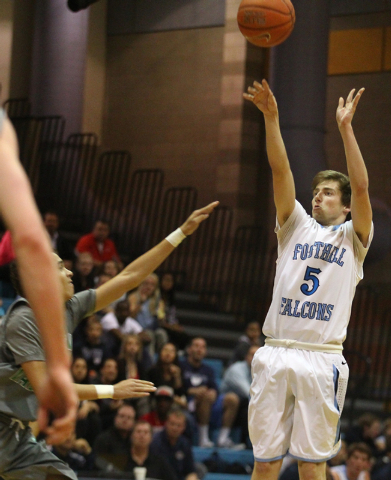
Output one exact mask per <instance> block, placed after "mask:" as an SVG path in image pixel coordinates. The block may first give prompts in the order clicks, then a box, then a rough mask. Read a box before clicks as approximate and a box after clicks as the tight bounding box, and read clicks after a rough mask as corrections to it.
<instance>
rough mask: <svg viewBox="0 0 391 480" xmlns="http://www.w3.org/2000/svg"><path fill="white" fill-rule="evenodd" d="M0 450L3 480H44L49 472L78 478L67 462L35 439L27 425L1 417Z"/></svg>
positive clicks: (74, 479)
mask: <svg viewBox="0 0 391 480" xmlns="http://www.w3.org/2000/svg"><path fill="white" fill-rule="evenodd" d="M0 452H1V454H0V477H2V478H4V480H22V479H23V480H46V477H47V475H49V474H52V475H63V476H64V478H69V479H72V480H77V476H76V474H75V472H74V471H73V470H71V469H70V468H69V466H68V465H67V464H66V463H64V462H63V461H61V460H60V459H59V458H57V457H56V456H55V455H54V454H53V453H52V452H50V451H49V450H48V449H47V448H46V446H45V444H44V443H41V442H37V441H36V439H35V437H34V436H33V434H32V433H31V429H30V428H29V427H26V428H24V429H22V428H20V426H19V425H18V424H14V425H12V426H11V425H10V424H7V423H6V422H3V421H2V420H1V419H0Z"/></svg>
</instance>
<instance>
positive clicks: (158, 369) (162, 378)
mask: <svg viewBox="0 0 391 480" xmlns="http://www.w3.org/2000/svg"><path fill="white" fill-rule="evenodd" d="M147 379H148V380H149V381H150V382H152V383H153V384H154V385H155V387H159V386H160V385H168V386H169V387H171V388H172V389H173V390H174V402H175V403H176V404H178V405H179V406H181V407H184V408H186V407H187V400H186V396H185V395H184V393H185V392H184V389H183V381H182V370H181V367H180V365H179V360H178V352H177V348H176V346H175V345H174V344H173V343H170V342H169V343H166V344H165V345H163V347H162V348H161V350H160V352H159V357H158V359H157V362H156V364H155V365H154V366H153V367H152V368H151V369H150V370H149V371H148V372H147Z"/></svg>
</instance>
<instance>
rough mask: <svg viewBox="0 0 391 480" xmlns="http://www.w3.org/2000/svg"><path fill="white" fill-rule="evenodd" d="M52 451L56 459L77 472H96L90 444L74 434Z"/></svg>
mask: <svg viewBox="0 0 391 480" xmlns="http://www.w3.org/2000/svg"><path fill="white" fill-rule="evenodd" d="M51 450H52V453H54V455H56V457H58V458H59V459H60V460H62V461H63V462H65V463H67V464H68V465H69V466H70V467H71V469H72V470H74V471H75V472H80V471H84V472H88V471H92V470H95V463H94V455H93V453H92V448H91V446H90V444H89V443H88V442H87V440H86V439H84V438H76V435H75V434H74V433H72V435H71V436H70V437H69V438H68V439H67V440H65V441H64V442H62V443H60V444H59V445H56V446H55V447H53V448H52V449H51ZM26 478H27V477H26Z"/></svg>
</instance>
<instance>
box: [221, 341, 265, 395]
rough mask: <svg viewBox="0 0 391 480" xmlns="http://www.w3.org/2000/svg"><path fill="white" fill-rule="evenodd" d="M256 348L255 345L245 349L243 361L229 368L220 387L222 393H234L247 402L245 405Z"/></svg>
mask: <svg viewBox="0 0 391 480" xmlns="http://www.w3.org/2000/svg"><path fill="white" fill-rule="evenodd" d="M258 348H259V347H258V346H257V345H252V346H251V347H249V348H248V349H247V354H246V356H245V359H244V360H243V361H238V362H235V363H233V364H232V365H231V366H229V367H228V368H227V370H226V371H225V373H224V376H223V380H222V381H221V385H220V391H221V392H222V393H227V392H234V393H236V395H237V396H238V397H239V398H240V399H245V400H247V405H248V398H249V395H250V386H251V362H252V360H253V357H254V354H255V352H256V351H257V350H258Z"/></svg>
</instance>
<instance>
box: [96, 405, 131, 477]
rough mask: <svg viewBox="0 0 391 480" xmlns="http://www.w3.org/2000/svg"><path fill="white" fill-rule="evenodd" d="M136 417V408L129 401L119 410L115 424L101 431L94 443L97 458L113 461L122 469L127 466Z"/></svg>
mask: <svg viewBox="0 0 391 480" xmlns="http://www.w3.org/2000/svg"><path fill="white" fill-rule="evenodd" d="M135 418H136V411H135V409H134V408H133V407H132V406H131V405H128V404H127V403H124V404H123V405H122V406H121V407H120V408H119V409H118V410H117V413H116V415H115V418H114V424H113V425H112V426H111V427H109V428H108V429H107V430H105V431H103V432H102V433H100V434H99V435H98V436H97V437H96V440H95V443H94V444H93V447H94V453H95V456H96V458H97V459H99V460H105V461H106V462H109V463H112V464H113V465H115V466H116V467H117V468H119V469H122V470H123V469H124V468H125V465H126V462H127V458H128V453H129V449H130V435H131V433H132V430H133V427H134V422H135ZM97 463H102V462H98V461H97Z"/></svg>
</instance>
